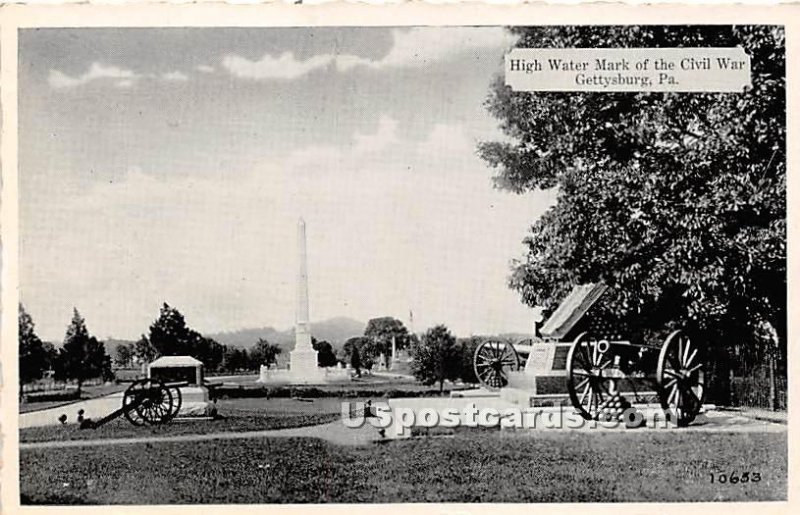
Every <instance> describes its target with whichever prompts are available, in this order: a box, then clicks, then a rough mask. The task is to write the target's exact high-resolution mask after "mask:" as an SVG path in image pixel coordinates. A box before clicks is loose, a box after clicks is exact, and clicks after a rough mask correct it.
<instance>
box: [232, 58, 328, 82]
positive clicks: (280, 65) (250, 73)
mask: <svg viewBox="0 0 800 515" xmlns="http://www.w3.org/2000/svg"><path fill="white" fill-rule="evenodd" d="M331 61H333V56H331V55H318V56H314V57H311V58H309V59H306V60H305V61H299V60H297V59H295V57H294V54H293V53H292V52H284V53H282V54H281V55H280V56H278V57H273V56H271V55H269V54H266V55H265V56H264V57H262V58H261V59H260V60H258V61H251V60H249V59H247V58H244V57H241V56H238V55H229V56H226V57H225V58H224V59H223V60H222V66H223V67H225V69H227V70H228V71H229V72H230V73H231V74H233V75H234V76H236V77H240V78H243V79H296V78H298V77H301V76H303V75H305V74H307V73H309V72H311V71H314V70H316V69H319V68H322V67H324V66H327V65H328V64H330V63H331Z"/></svg>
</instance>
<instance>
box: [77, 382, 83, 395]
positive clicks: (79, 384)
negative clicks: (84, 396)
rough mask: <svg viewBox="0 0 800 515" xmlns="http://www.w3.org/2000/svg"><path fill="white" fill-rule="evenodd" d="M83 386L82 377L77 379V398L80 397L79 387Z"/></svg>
mask: <svg viewBox="0 0 800 515" xmlns="http://www.w3.org/2000/svg"><path fill="white" fill-rule="evenodd" d="M82 386H83V379H78V398H79V399H80V398H81V387H82Z"/></svg>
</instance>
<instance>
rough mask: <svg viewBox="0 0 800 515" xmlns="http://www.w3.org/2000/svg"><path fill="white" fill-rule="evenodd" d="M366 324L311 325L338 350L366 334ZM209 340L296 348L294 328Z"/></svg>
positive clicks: (217, 335)
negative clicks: (354, 338) (258, 342)
mask: <svg viewBox="0 0 800 515" xmlns="http://www.w3.org/2000/svg"><path fill="white" fill-rule="evenodd" d="M365 327H366V324H365V323H364V322H359V321H357V320H353V319H352V318H347V317H336V318H330V319H328V320H323V321H321V322H312V323H311V334H312V335H313V336H314V338H316V339H317V340H327V341H329V342H330V343H331V345H333V347H334V349H338V348H340V347H342V346H343V345H344V342H346V341H347V339H348V338H351V337H353V336H360V335H362V334H364V328H365ZM205 336H206V337H208V338H213V339H215V340H216V341H218V342H220V343H223V344H225V345H232V346H235V347H243V348H248V347H252V346H253V345H255V343H256V342H257V341H258V339H259V338H264V339H265V340H267V341H269V342H270V343H274V344H276V345H279V346H281V347H284V348H286V350H287V351H288V350H290V349H292V348H293V346H294V327H291V328H289V329H286V330H284V331H279V330H277V329H275V328H274V327H260V328H252V329H240V330H238V331H229V332H222V333H215V334H206V335H205Z"/></svg>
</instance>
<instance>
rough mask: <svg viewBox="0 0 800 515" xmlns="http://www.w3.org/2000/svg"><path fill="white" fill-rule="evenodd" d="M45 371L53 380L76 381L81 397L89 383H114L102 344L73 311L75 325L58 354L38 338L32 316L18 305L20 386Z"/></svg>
mask: <svg viewBox="0 0 800 515" xmlns="http://www.w3.org/2000/svg"><path fill="white" fill-rule="evenodd" d="M46 371H52V373H53V378H54V379H59V380H73V381H76V382H77V384H78V394H80V391H81V388H82V387H83V384H84V382H86V381H87V380H89V379H94V378H102V379H104V380H111V379H113V377H114V375H113V373H112V371H111V358H110V357H109V356H108V354H106V349H105V346H104V345H103V342H101V341H98V340H97V338H95V337H94V336H92V335H91V334H89V330H88V329H87V328H86V321H85V320H84V319H83V317H82V316H81V314H80V313H79V312H78V310H77V309H73V312H72V321H71V322H70V324H69V327H67V331H66V334H65V335H64V343H63V345H62V346H61V348H60V349H58V350H56V349H55V346H54V345H53V344H51V343H46V342H42V340H41V339H40V338H39V337H38V336H37V335H36V331H35V326H34V323H33V319H32V318H31V316H30V315H29V314H28V313H27V312H26V311H25V308H24V307H23V306H22V304H20V305H19V381H20V385H22V384H25V383H29V382H31V381H35V380H37V379H41V378H42V377H43V376H44V374H45V372H46Z"/></svg>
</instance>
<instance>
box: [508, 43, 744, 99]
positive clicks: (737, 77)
mask: <svg viewBox="0 0 800 515" xmlns="http://www.w3.org/2000/svg"><path fill="white" fill-rule="evenodd" d="M505 74H506V84H507V85H508V86H511V88H512V89H513V90H514V91H605V92H615V91H616V92H619V91H654V92H655V91H676V92H690V91H698V92H713V91H719V92H741V91H742V90H743V89H744V88H745V87H746V86H750V56H749V55H747V54H746V53H745V52H744V49H742V48H740V47H735V48H515V49H513V50H512V51H511V52H509V53H508V54H506V60H505Z"/></svg>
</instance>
